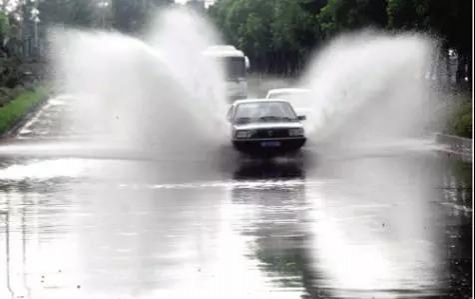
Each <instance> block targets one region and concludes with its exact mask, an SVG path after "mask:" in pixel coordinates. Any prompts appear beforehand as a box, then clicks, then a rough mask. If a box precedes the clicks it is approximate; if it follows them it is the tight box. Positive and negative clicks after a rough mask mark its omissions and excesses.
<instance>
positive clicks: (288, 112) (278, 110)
mask: <svg viewBox="0 0 475 299" xmlns="http://www.w3.org/2000/svg"><path fill="white" fill-rule="evenodd" d="M297 120H298V119H297V115H296V114H295V111H294V109H293V108H292V106H290V104H288V103H285V102H270V101H269V102H256V103H242V104H239V105H238V106H237V107H236V113H235V115H234V122H235V123H237V124H245V123H256V122H293V121H297Z"/></svg>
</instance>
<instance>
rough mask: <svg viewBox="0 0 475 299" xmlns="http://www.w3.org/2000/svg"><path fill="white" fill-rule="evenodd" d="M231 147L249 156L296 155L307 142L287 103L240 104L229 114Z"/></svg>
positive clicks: (251, 101)
mask: <svg viewBox="0 0 475 299" xmlns="http://www.w3.org/2000/svg"><path fill="white" fill-rule="evenodd" d="M227 118H228V120H229V122H230V123H231V125H232V130H231V134H232V144H233V146H234V148H236V149H237V150H238V151H240V152H244V153H249V154H281V153H288V152H295V151H297V150H299V149H300V148H301V147H302V146H303V145H304V144H305V142H306V138H305V132H304V128H303V126H302V123H301V120H304V119H305V117H303V116H301V117H298V116H297V114H296V113H295V111H294V109H293V107H292V105H291V104H290V103H289V102H288V101H285V100H277V99H276V100H269V99H254V100H239V101H235V102H234V103H233V105H232V106H231V108H230V109H229V111H228V115H227Z"/></svg>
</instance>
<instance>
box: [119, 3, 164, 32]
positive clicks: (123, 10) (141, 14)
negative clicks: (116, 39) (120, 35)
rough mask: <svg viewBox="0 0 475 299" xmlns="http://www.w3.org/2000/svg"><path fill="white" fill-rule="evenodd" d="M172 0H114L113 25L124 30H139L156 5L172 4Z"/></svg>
mask: <svg viewBox="0 0 475 299" xmlns="http://www.w3.org/2000/svg"><path fill="white" fill-rule="evenodd" d="M172 2H173V1H171V0H112V2H111V14H112V17H111V18H112V20H111V22H112V27H113V28H115V29H117V30H119V31H123V32H137V31H139V30H140V29H141V28H142V27H143V25H144V23H145V20H146V18H147V17H148V14H149V13H150V12H151V11H152V10H153V9H154V8H156V7H160V6H164V5H168V4H171V3H172Z"/></svg>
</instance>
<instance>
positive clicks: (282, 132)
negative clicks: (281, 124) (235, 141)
mask: <svg viewBox="0 0 475 299" xmlns="http://www.w3.org/2000/svg"><path fill="white" fill-rule="evenodd" d="M280 137H289V130H288V129H259V130H257V131H256V132H255V133H254V134H253V135H252V138H280Z"/></svg>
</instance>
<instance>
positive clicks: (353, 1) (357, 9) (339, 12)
mask: <svg viewBox="0 0 475 299" xmlns="http://www.w3.org/2000/svg"><path fill="white" fill-rule="evenodd" d="M471 12H472V1H469V0H451V1H447V0H272V1H271V0H218V1H217V2H216V3H215V5H214V6H212V7H211V9H210V10H209V15H210V16H211V17H212V19H213V20H214V22H215V23H216V24H217V26H218V28H220V29H221V31H222V32H223V35H224V37H225V39H226V41H227V42H229V43H231V44H234V45H235V46H237V47H239V48H241V49H243V50H244V51H245V52H246V53H247V54H248V55H249V56H250V57H251V58H252V60H253V63H254V68H255V69H257V70H260V71H269V70H270V68H272V67H273V66H275V65H277V64H280V65H284V68H283V69H278V68H277V69H275V68H274V70H276V71H277V72H283V71H286V69H287V67H285V65H286V64H290V65H291V66H292V67H293V68H294V69H296V68H297V69H298V65H299V64H301V63H302V62H303V60H305V57H306V56H307V55H308V53H309V52H310V51H312V50H313V49H314V48H315V46H317V47H318V46H319V45H320V44H321V43H322V41H324V40H326V39H328V38H331V37H333V36H334V35H336V34H338V33H341V32H344V31H351V30H356V29H360V28H365V27H373V28H387V29H394V30H417V31H423V32H429V33H431V34H433V35H436V36H438V37H439V38H440V40H441V41H442V42H443V44H442V46H443V47H444V49H448V48H453V49H455V50H456V52H457V54H458V55H459V70H463V68H464V67H465V66H466V65H470V64H471V59H472V58H471V57H472V56H471V41H472V24H471ZM462 76H464V74H463V72H461V73H460V74H458V80H457V81H458V82H460V81H461V78H462ZM469 76H471V75H469Z"/></svg>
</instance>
